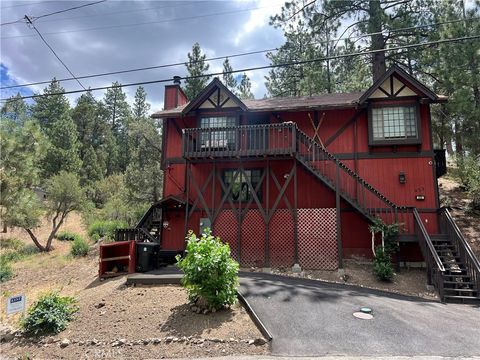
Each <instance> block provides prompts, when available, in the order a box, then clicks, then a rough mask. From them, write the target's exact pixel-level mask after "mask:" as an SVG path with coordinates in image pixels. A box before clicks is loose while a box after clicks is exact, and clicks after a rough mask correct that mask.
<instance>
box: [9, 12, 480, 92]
mask: <svg viewBox="0 0 480 360" xmlns="http://www.w3.org/2000/svg"><path fill="white" fill-rule="evenodd" d="M478 19H480V18H478V17H477V18H469V19H457V20H450V21H444V22H438V23H431V24H424V25H417V26H410V27H405V28H399V29H392V30H390V32H397V31H406V30H412V29H417V28H424V27H430V26H439V25H445V24H452V23H456V22H463V21H465V20H468V21H470V20H478ZM382 33H383V32H373V33H368V34H363V35H358V36H351V37H345V38H342V37H340V38H338V39H330V40H322V41H319V42H317V43H319V44H322V43H329V42H334V41H340V40H352V39H360V38H363V37H368V36H371V35H377V34H382ZM278 50H279V49H278V48H270V49H263V50H256V51H249V52H243V53H237V54H231V55H224V56H216V57H212V58H207V59H205V60H203V61H206V62H209V61H215V60H222V59H226V58H236V57H242V56H249V55H255V54H262V53H266V52H272V51H278ZM197 62H199V61H193V62H192V63H197ZM181 65H185V62H177V63H170V64H162V65H154V66H147V67H141V68H134V69H126V70H119V71H110V72H104V73H97V74H92V75H84V76H77V77H76V78H64V79H58V81H60V82H61V81H71V80H76V79H90V78H96V77H102V76H108V75H118V74H125V73H131V72H139V71H146V70H154V69H162V68H168V67H175V66H181ZM51 81H52V80H45V81H37V82H31V83H27V84H21V85H10V86H3V87H0V89H13V88H18V87H25V86H32V85H42V84H49V83H50V82H51Z"/></svg>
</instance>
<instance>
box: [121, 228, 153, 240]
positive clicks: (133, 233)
mask: <svg viewBox="0 0 480 360" xmlns="http://www.w3.org/2000/svg"><path fill="white" fill-rule="evenodd" d="M131 240H135V241H137V242H158V240H157V239H156V238H155V237H153V236H152V234H150V233H149V232H148V231H147V230H145V229H143V228H128V229H117V230H116V231H115V241H131Z"/></svg>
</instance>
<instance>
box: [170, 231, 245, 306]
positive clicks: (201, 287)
mask: <svg viewBox="0 0 480 360" xmlns="http://www.w3.org/2000/svg"><path fill="white" fill-rule="evenodd" d="M176 259H177V265H178V267H179V268H180V269H181V270H182V271H183V272H184V273H185V275H184V277H183V279H182V285H183V286H184V287H185V288H186V289H187V292H188V297H189V299H190V301H193V302H197V304H198V303H200V304H205V305H207V306H208V307H210V308H215V309H218V308H220V307H222V306H224V305H231V304H234V303H235V302H236V300H237V286H238V275H237V274H238V267H239V266H238V263H237V262H236V261H235V260H233V259H232V257H231V256H230V247H229V246H228V244H223V243H222V242H221V241H220V238H218V237H214V236H212V234H211V232H210V230H209V229H207V230H206V231H205V233H203V234H202V237H201V238H197V236H196V235H195V234H194V233H193V231H190V232H189V233H188V237H187V248H186V255H185V257H184V258H181V257H180V256H179V255H177V258H176Z"/></svg>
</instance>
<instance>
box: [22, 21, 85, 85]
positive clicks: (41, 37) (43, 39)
mask: <svg viewBox="0 0 480 360" xmlns="http://www.w3.org/2000/svg"><path fill="white" fill-rule="evenodd" d="M25 20H26V21H27V22H28V23H29V24H30V26H32V27H33V29H34V30H35V31H36V32H37V34H38V36H40V39H42V41H43V42H44V43H45V45H47V47H48V48H49V49H50V51H51V52H52V53H53V55H55V57H56V58H57V59H58V61H60V63H61V64H62V65H63V66H64V67H65V69H67V71H68V72H69V73H70V75H72V77H73V78H74V79H75V80H77V82H78V84H79V85H80V86H81V87H82V88H83V89H84V90H86V89H85V86H83V84H82V83H81V82H80V80H78V79H77V78H76V77H75V75H73V73H72V71H71V70H70V69H69V68H68V66H67V65H66V64H65V63H64V62H63V61H62V59H60V57H59V56H58V55H57V53H56V52H55V50H53V48H52V47H51V46H50V45H49V44H48V42H47V40H45V38H44V37H43V36H42V34H41V33H40V31H38V29H37V28H36V26H35V25H34V24H33V22H32V20H31V19H30V18H29V17H28V16H27V15H25Z"/></svg>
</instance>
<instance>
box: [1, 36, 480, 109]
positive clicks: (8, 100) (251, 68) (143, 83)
mask: <svg viewBox="0 0 480 360" xmlns="http://www.w3.org/2000/svg"><path fill="white" fill-rule="evenodd" d="M479 38H480V35H472V36H464V37H459V38H450V39H443V40H436V41H429V42H425V43H417V44H409V45H402V46H396V47H392V48H387V49H377V50H368V51H363V52H357V53H350V54H341V55H335V56H328V57H323V58H317V59H311V60H303V61H292V62H288V63H283V64H275V65H263V66H255V67H250V68H244V69H239V70H232V71H227V72H225V74H234V73H242V72H247V71H257V70H265V69H274V68H280V67H287V66H295V65H305V64H312V63H316V62H323V61H327V60H335V59H343V58H347V57H353V56H363V55H370V54H376V53H379V52H389V51H397V50H403V49H412V48H420V47H426V46H431V45H438V44H445V43H456V42H458V41H465V40H473V39H479ZM223 74H224V72H223V71H222V72H216V73H209V74H202V75H195V76H184V77H180V80H189V79H199V78H204V77H212V76H220V75H223ZM172 80H173V79H172V78H168V79H161V80H151V81H140V82H135V83H128V84H120V85H115V87H119V88H124V87H131V86H139V85H150V84H157V83H165V82H171V81H172ZM110 88H112V86H111V85H110V86H101V87H95V88H89V89H88V90H70V91H64V92H58V93H52V94H36V95H29V96H22V97H19V98H15V99H8V98H3V99H0V101H6V102H11V101H16V100H18V99H34V98H39V97H47V96H55V95H65V94H76V93H83V92H86V91H98V90H107V89H110Z"/></svg>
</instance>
